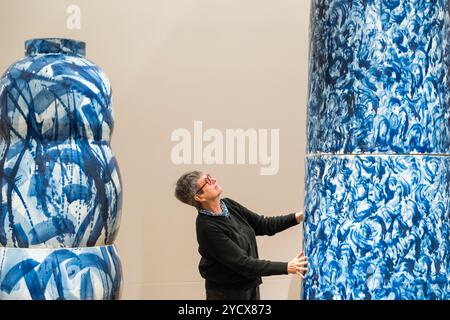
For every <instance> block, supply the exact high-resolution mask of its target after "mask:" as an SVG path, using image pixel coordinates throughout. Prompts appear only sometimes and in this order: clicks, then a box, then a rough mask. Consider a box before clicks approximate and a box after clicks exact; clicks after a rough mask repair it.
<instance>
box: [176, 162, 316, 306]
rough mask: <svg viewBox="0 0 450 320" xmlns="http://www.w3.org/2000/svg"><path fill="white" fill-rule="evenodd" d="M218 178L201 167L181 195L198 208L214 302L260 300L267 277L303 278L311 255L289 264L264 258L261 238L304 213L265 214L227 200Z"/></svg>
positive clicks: (203, 267) (182, 184)
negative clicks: (260, 252) (263, 283)
mask: <svg viewBox="0 0 450 320" xmlns="http://www.w3.org/2000/svg"><path fill="white" fill-rule="evenodd" d="M222 191H223V190H222V188H221V187H220V186H219V185H218V184H217V180H216V179H214V178H213V177H212V176H211V175H209V174H204V173H203V172H201V171H190V172H187V173H184V174H183V175H182V176H181V177H180V178H179V179H178V181H177V183H176V187H175V197H176V198H177V199H178V200H180V201H181V202H183V203H186V204H188V205H190V206H193V207H195V208H196V209H197V212H198V215H197V220H196V231H197V242H198V245H199V248H198V251H199V253H200V255H201V260H200V263H199V271H200V274H201V276H202V277H203V278H204V279H205V288H206V299H208V300H227V299H233V300H259V299H260V295H259V285H260V284H261V283H262V280H261V277H262V276H271V275H278V274H297V275H299V276H300V277H302V278H303V276H304V274H305V273H306V271H307V266H308V259H307V257H306V256H305V255H304V254H303V252H300V253H298V254H297V255H296V256H295V257H294V258H293V259H292V260H291V261H289V262H276V261H269V260H262V259H259V257H258V248H257V244H256V236H261V235H269V236H271V235H274V234H276V233H278V232H280V231H283V230H286V229H288V228H290V227H292V226H295V225H297V224H299V223H301V222H302V221H303V220H304V216H305V215H304V212H303V211H298V212H294V213H291V214H288V215H283V216H276V217H264V216H261V215H259V214H256V213H254V212H252V211H250V210H249V209H247V208H245V207H244V206H242V205H240V204H239V203H238V202H236V201H234V200H232V199H230V198H221V194H222Z"/></svg>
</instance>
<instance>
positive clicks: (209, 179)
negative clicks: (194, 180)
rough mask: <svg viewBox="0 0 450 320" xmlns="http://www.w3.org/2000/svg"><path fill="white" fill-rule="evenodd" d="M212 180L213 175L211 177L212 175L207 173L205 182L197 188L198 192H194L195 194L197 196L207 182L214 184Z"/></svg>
mask: <svg viewBox="0 0 450 320" xmlns="http://www.w3.org/2000/svg"><path fill="white" fill-rule="evenodd" d="M212 180H213V177H211V175H209V174H207V175H206V178H205V179H204V181H205V183H204V184H203V185H202V186H201V188H200V189H198V190H197V192H196V193H194V196H195V195H196V194H197V193H199V192H200V191H202V190H203V188H204V187H205V186H206V185H207V184H212V183H213V181H212Z"/></svg>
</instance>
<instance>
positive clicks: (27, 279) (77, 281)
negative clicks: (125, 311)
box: [0, 245, 122, 300]
mask: <svg viewBox="0 0 450 320" xmlns="http://www.w3.org/2000/svg"><path fill="white" fill-rule="evenodd" d="M121 285H122V267H121V263H120V260H119V257H118V255H117V252H116V248H115V246H114V245H111V246H99V247H86V248H71V249H23V248H0V300H29V299H32V300H60V299H64V300H78V299H82V300H93V299H95V300H111V299H119V298H120V292H121Z"/></svg>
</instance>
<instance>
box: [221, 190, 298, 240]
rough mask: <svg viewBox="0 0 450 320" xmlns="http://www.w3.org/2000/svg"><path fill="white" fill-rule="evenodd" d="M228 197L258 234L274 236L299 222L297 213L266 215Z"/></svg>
mask: <svg viewBox="0 0 450 320" xmlns="http://www.w3.org/2000/svg"><path fill="white" fill-rule="evenodd" d="M227 199H228V201H231V204H232V205H234V206H236V207H237V210H238V211H239V212H241V213H242V214H243V215H244V216H245V217H246V218H247V221H248V223H249V224H250V225H251V226H252V228H253V230H255V234H256V235H257V236H265V235H267V236H273V235H274V234H276V233H278V232H281V231H283V230H286V229H288V228H290V227H292V226H295V225H297V224H298V223H297V220H296V219H295V213H290V214H288V215H283V216H276V217H265V216H262V215H259V214H257V213H254V212H252V211H250V210H249V209H247V208H246V207H244V206H242V205H241V204H239V203H237V202H236V201H234V200H232V199H230V198H227Z"/></svg>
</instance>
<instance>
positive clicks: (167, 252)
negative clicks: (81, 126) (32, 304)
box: [0, 0, 310, 299]
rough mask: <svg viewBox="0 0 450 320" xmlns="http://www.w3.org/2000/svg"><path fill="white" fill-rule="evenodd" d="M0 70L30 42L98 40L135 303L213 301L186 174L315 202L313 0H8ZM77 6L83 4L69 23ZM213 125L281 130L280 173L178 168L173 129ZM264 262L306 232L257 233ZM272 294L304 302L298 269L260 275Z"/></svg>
mask: <svg viewBox="0 0 450 320" xmlns="http://www.w3.org/2000/svg"><path fill="white" fill-rule="evenodd" d="M0 3H1V7H2V9H1V10H0V46H1V55H0V70H1V72H2V73H3V72H4V71H5V70H6V68H7V67H8V66H9V65H10V64H11V63H12V62H13V61H15V60H17V59H19V58H21V57H22V56H23V53H24V49H23V48H24V44H23V42H24V40H26V39H29V38H39V37H67V38H75V39H79V40H83V41H86V42H87V57H88V58H89V59H91V60H92V61H94V62H96V63H97V64H98V65H99V66H101V67H102V68H103V69H104V71H105V72H106V73H107V75H108V76H109V78H110V80H111V83H112V86H113V95H114V107H115V119H116V126H115V131H114V135H113V140H112V146H113V150H114V151H115V154H116V156H117V159H118V161H119V165H120V169H121V173H122V180H123V188H124V198H123V200H124V201H123V215H122V224H121V229H120V233H119V237H118V239H117V242H116V243H117V247H118V250H119V252H120V256H121V259H122V263H123V268H124V290H123V294H122V298H124V299H204V289H203V288H204V283H203V279H202V278H201V277H200V275H199V274H198V270H197V265H198V261H199V254H198V253H197V243H196V238H195V224H194V223H195V217H196V211H195V209H193V208H191V207H188V206H186V205H184V204H182V203H179V202H178V201H177V200H176V199H175V198H174V197H173V190H174V188H173V187H174V183H175V181H176V180H177V178H178V177H179V176H180V175H181V174H182V173H183V172H185V171H187V170H194V169H199V170H202V171H205V172H209V173H211V174H213V175H214V176H216V177H217V179H218V182H219V184H220V185H221V186H222V188H223V189H224V193H223V196H228V197H231V198H234V199H235V200H237V201H238V202H240V203H241V204H243V205H244V206H246V207H247V208H249V209H251V210H253V211H255V212H258V213H261V214H265V215H279V214H285V213H288V212H291V211H295V210H298V209H300V208H301V207H302V205H303V200H304V190H303V187H304V157H305V146H306V141H305V140H306V138H305V134H306V107H305V106H306V99H307V83H308V81H307V79H308V69H307V59H308V24H309V8H310V3H309V0H127V1H125V0H120V1H119V0H89V1H88V0H71V1H67V0H39V1H36V0H0ZM69 5H77V6H78V7H79V8H80V9H81V15H80V17H81V20H80V21H81V28H80V29H75V30H70V29H68V28H67V24H66V23H67V20H68V18H70V15H69V14H67V13H66V10H67V8H68V6H69ZM195 120H197V121H202V122H203V127H204V130H206V129H208V128H216V129H219V130H220V131H221V132H223V133H225V130H226V129H238V128H242V129H244V130H246V129H250V128H254V129H267V130H268V131H269V132H270V130H271V129H279V135H280V141H279V148H280V150H279V170H278V172H277V174H275V175H260V167H261V165H260V164H256V165H255V164H235V165H230V164H228V165H218V164H215V165H205V164H202V165H194V164H191V165H184V164H183V165H176V164H174V163H173V162H172V160H171V151H172V148H173V147H174V146H175V145H176V142H173V141H171V134H172V132H173V131H174V130H176V129H179V128H186V129H187V130H189V131H190V132H191V134H193V131H194V129H193V125H194V121H195ZM258 245H259V253H260V256H261V257H262V258H264V259H272V260H277V261H288V260H290V259H291V258H292V257H293V256H294V255H295V254H296V253H297V252H298V251H299V250H300V249H301V229H300V227H294V228H291V229H289V230H287V231H284V232H283V233H280V234H278V235H275V236H273V237H258ZM263 281H264V284H263V286H262V288H261V296H262V298H265V299H298V298H299V291H300V285H301V282H300V280H299V278H298V277H294V276H274V277H266V278H264V279H263Z"/></svg>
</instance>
